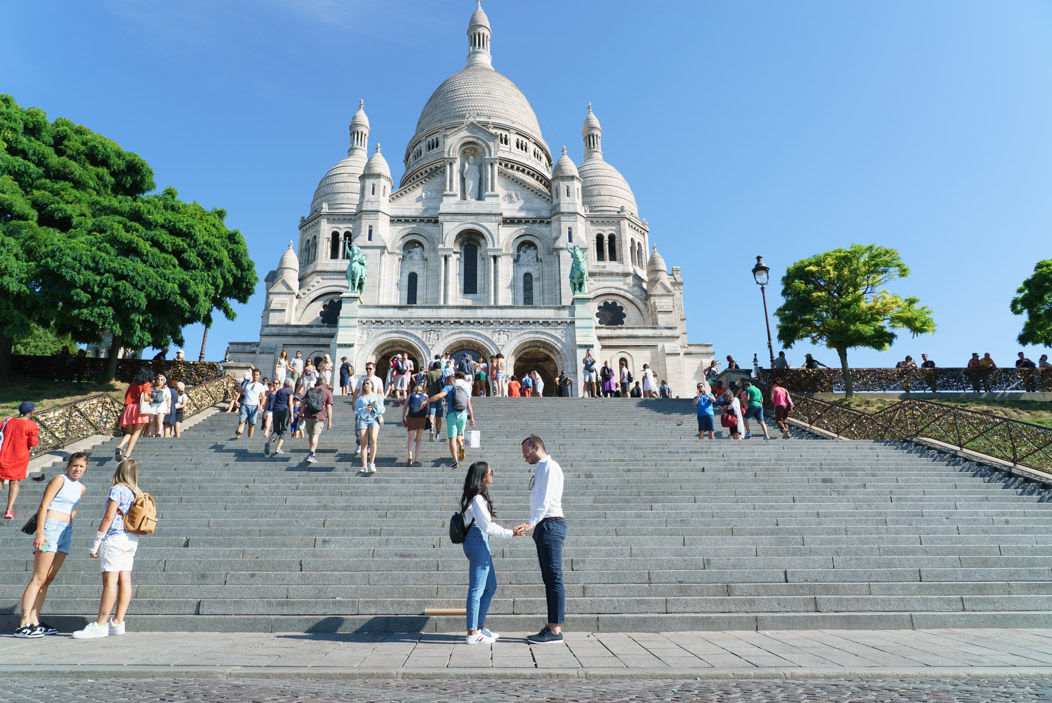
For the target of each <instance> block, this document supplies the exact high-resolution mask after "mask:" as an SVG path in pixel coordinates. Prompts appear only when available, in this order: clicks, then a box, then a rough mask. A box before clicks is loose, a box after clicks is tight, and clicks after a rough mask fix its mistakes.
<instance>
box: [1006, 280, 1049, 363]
mask: <svg viewBox="0 0 1052 703" xmlns="http://www.w3.org/2000/svg"><path fill="white" fill-rule="evenodd" d="M1016 293H1018V295H1017V296H1016V297H1015V298H1012V312H1013V313H1014V314H1016V315H1026V322H1024V323H1023V331H1022V332H1020V333H1019V337H1018V340H1019V343H1020V344H1036V345H1039V346H1042V347H1052V259H1046V260H1045V261H1038V262H1037V266H1035V267H1034V275H1032V276H1031V277H1030V278H1028V279H1026V280H1025V281H1023V285H1021V286H1019V288H1018V289H1017V290H1016Z"/></svg>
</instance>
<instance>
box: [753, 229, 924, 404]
mask: <svg viewBox="0 0 1052 703" xmlns="http://www.w3.org/2000/svg"><path fill="white" fill-rule="evenodd" d="M909 273H910V270H909V269H908V268H907V267H906V264H904V263H903V262H902V259H900V258H899V253H898V252H897V251H895V250H894V249H888V248H885V247H879V246H876V245H875V244H869V245H866V246H863V245H861V244H853V245H851V248H850V249H834V250H833V251H827V252H824V253H822V254H816V255H815V256H812V257H811V258H809V259H803V260H801V261H797V262H796V263H795V264H793V265H792V266H790V267H789V268H788V270H786V272H785V276H784V277H783V278H782V298H783V299H784V300H785V302H784V303H783V304H782V306H781V307H779V308H778V309H777V310H776V311H775V313H774V314H775V316H777V318H778V341H780V342H781V343H782V344H783V345H784V346H786V347H792V346H793V344H795V343H796V342H798V341H800V340H802V339H807V340H810V342H811V343H812V344H823V345H825V346H826V347H827V348H829V349H835V350H836V352H837V355H838V356H839V357H840V365H841V367H842V368H843V370H844V391H845V393H846V395H848V396H851V395H853V394H854V389H853V386H852V384H851V369H850V368H849V367H848V363H847V351H848V349H853V348H855V347H866V348H869V349H877V350H881V351H883V350H885V349H887V348H888V346H889V345H890V344H891V343H892V342H893V341H895V338H896V336H897V334H896V333H895V331H894V330H898V329H905V330H909V331H910V332H911V333H912V334H913V335H918V334H923V333H926V332H934V331H935V322H934V320H933V319H932V316H931V310H930V309H929V308H927V307H923V306H921V305H920V301H919V300H918V299H917V298H900V297H899V296H897V295H892V294H891V293H889V292H888V291H887V290H885V289H884V286H886V285H887V284H888V283H889V282H890V281H892V280H894V279H896V278H905V277H906V276H908V275H909Z"/></svg>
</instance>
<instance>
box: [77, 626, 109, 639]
mask: <svg viewBox="0 0 1052 703" xmlns="http://www.w3.org/2000/svg"><path fill="white" fill-rule="evenodd" d="M109 634H110V628H109V626H108V625H100V624H98V623H97V622H90V623H88V626H87V627H85V628H84V629H83V630H77V631H76V632H74V633H73V639H75V640H92V639H96V638H98V637H109Z"/></svg>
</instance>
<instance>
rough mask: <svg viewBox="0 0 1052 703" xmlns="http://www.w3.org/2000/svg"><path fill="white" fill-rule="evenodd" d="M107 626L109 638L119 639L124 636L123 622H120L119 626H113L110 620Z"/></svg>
mask: <svg viewBox="0 0 1052 703" xmlns="http://www.w3.org/2000/svg"><path fill="white" fill-rule="evenodd" d="M109 626H110V635H111V636H113V637H119V636H121V635H123V634H124V622H123V621H122V622H121V624H120V625H117V624H115V623H114V622H113V619H112V618H110V622H109Z"/></svg>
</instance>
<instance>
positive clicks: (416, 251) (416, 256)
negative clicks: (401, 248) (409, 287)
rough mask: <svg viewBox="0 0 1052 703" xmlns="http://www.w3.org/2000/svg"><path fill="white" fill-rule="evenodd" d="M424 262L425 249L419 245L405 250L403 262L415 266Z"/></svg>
mask: <svg viewBox="0 0 1052 703" xmlns="http://www.w3.org/2000/svg"><path fill="white" fill-rule="evenodd" d="M423 260H424V248H423V247H422V246H420V245H419V244H414V245H412V246H410V247H408V248H407V249H406V250H405V254H404V255H403V256H402V261H404V262H405V263H407V264H415V263H418V262H421V261H423Z"/></svg>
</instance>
